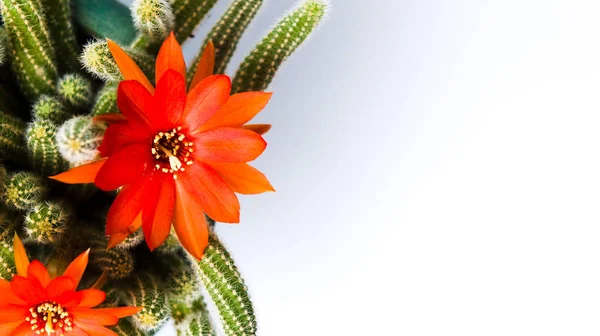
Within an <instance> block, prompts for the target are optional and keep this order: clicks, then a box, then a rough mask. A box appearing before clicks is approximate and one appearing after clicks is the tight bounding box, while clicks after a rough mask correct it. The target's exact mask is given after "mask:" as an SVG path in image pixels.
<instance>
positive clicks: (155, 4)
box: [131, 0, 175, 42]
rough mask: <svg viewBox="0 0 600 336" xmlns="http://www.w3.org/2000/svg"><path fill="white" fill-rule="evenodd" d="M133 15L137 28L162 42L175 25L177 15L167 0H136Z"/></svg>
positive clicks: (132, 7)
mask: <svg viewBox="0 0 600 336" xmlns="http://www.w3.org/2000/svg"><path fill="white" fill-rule="evenodd" d="M131 16H132V18H133V24H134V25H135V27H136V28H137V30H138V31H139V32H140V33H142V34H144V35H146V36H148V37H149V38H150V40H151V41H155V42H156V41H160V42H162V41H163V40H164V39H165V38H166V37H167V35H168V34H169V32H170V31H171V30H173V26H174V25H175V16H174V15H173V11H172V9H171V5H170V4H169V2H167V1H166V0H135V1H134V2H133V3H132V4H131Z"/></svg>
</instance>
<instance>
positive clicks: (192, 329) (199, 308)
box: [171, 298, 216, 336]
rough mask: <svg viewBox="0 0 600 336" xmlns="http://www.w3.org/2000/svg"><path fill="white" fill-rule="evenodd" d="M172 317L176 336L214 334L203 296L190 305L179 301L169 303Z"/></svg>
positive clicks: (208, 335)
mask: <svg viewBox="0 0 600 336" xmlns="http://www.w3.org/2000/svg"><path fill="white" fill-rule="evenodd" d="M171 311H172V314H171V315H173V319H174V320H175V328H176V329H177V335H178V336H214V335H216V332H215V329H214V328H213V326H212V325H211V323H210V317H209V313H208V310H207V309H206V305H205V304H204V300H203V298H200V299H198V300H196V301H195V302H194V303H193V304H192V306H191V307H188V306H187V305H186V304H183V303H181V302H179V303H173V304H171ZM176 315H177V316H176Z"/></svg>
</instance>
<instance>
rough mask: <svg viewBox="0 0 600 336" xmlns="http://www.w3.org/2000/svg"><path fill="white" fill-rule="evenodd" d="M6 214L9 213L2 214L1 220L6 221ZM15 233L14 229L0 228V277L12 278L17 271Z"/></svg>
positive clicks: (0, 215)
mask: <svg viewBox="0 0 600 336" xmlns="http://www.w3.org/2000/svg"><path fill="white" fill-rule="evenodd" d="M5 216H7V214H5V213H3V214H0V220H2V221H4V219H5ZM0 223H1V222H0ZM13 235H14V231H13V230H10V229H8V228H4V227H2V228H1V229H0V279H4V280H10V279H11V278H12V276H13V274H15V273H16V272H17V268H16V267H15V258H14V251H13V245H12V237H13Z"/></svg>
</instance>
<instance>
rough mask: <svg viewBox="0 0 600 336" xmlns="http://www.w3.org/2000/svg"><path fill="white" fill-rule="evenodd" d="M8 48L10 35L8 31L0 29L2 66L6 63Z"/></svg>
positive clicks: (0, 58)
mask: <svg viewBox="0 0 600 336" xmlns="http://www.w3.org/2000/svg"><path fill="white" fill-rule="evenodd" d="M7 46H8V35H6V29H4V28H0V65H3V64H4V62H6V48H7Z"/></svg>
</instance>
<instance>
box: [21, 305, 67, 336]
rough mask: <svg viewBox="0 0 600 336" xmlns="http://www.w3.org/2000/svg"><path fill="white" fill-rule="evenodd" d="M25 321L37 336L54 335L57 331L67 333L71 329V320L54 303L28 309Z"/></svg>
mask: <svg viewBox="0 0 600 336" xmlns="http://www.w3.org/2000/svg"><path fill="white" fill-rule="evenodd" d="M25 321H27V322H29V323H30V324H31V330H32V331H34V332H35V333H36V334H38V335H41V334H44V333H46V334H47V335H50V334H54V333H56V331H57V330H60V331H63V332H68V331H71V330H72V329H73V318H72V317H71V316H70V315H69V313H68V312H67V310H66V309H65V308H63V307H62V306H61V305H60V304H58V303H56V302H44V303H40V304H38V305H36V306H34V307H31V308H29V315H28V316H27V317H26V318H25Z"/></svg>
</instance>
